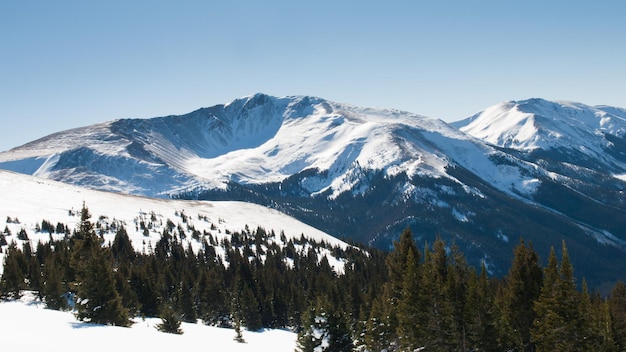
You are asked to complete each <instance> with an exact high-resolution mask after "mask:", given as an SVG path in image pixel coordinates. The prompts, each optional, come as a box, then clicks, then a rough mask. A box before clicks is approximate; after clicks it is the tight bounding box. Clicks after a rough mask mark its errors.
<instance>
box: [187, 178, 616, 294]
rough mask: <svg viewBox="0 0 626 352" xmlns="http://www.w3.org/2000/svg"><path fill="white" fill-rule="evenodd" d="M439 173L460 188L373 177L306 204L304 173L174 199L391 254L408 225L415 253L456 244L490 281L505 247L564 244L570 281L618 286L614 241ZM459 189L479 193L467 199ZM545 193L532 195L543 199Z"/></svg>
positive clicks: (479, 183) (436, 181)
mask: <svg viewBox="0 0 626 352" xmlns="http://www.w3.org/2000/svg"><path fill="white" fill-rule="evenodd" d="M447 172H448V173H449V174H450V175H452V176H454V177H456V178H457V179H459V180H463V186H462V185H461V184H459V183H456V182H453V181H451V180H450V179H446V178H428V177H421V178H409V177H407V175H406V174H401V175H397V176H396V177H394V178H388V177H385V176H384V175H383V173H381V172H379V173H375V174H370V175H369V176H368V177H366V179H367V182H368V183H369V184H370V187H369V189H368V191H367V192H364V193H362V194H359V195H354V194H351V193H344V194H342V195H341V196H340V197H338V198H336V199H329V197H327V195H324V194H321V195H317V196H315V197H309V196H307V193H306V192H305V191H304V190H303V189H302V188H301V186H300V182H301V180H302V179H305V178H308V177H314V176H315V175H316V173H317V171H316V170H308V171H307V172H305V173H302V174H298V175H294V176H292V177H290V178H289V179H288V180H286V181H285V182H283V183H275V184H267V185H241V184H237V183H231V184H229V186H228V188H227V189H226V190H204V191H201V192H198V193H193V194H192V193H189V194H183V195H180V197H182V198H199V199H210V200H245V201H252V202H255V203H258V204H262V205H266V206H270V207H273V208H275V209H279V210H281V211H283V212H285V213H287V214H289V215H291V216H294V217H295V218H298V219H300V220H302V221H303V222H305V223H307V224H309V225H311V226H314V227H316V228H319V229H321V230H323V231H325V232H327V233H329V234H332V235H334V236H336V237H338V238H349V239H351V240H355V241H358V242H361V243H369V244H371V245H374V246H375V247H378V248H386V249H390V248H392V243H393V241H394V240H395V239H396V238H397V236H398V233H401V232H402V230H403V229H405V228H406V227H407V226H408V227H410V228H411V230H412V232H413V234H414V235H415V237H416V239H417V240H418V242H419V244H420V246H421V247H422V248H423V246H425V245H427V244H428V243H430V244H432V243H434V241H435V240H436V238H437V237H440V238H442V239H444V240H445V241H446V242H448V243H455V244H456V245H458V246H459V247H460V248H461V250H462V251H463V252H464V253H465V254H466V256H467V258H468V261H469V262H470V263H471V264H472V265H475V266H476V267H478V266H479V265H480V263H481V262H482V261H484V262H485V263H486V264H487V265H488V268H489V270H490V271H491V273H492V274H494V275H497V276H502V275H504V274H506V272H505V270H507V268H508V267H509V266H510V261H511V258H512V251H513V248H514V247H515V246H516V245H517V244H518V243H519V240H520V239H521V238H523V239H524V240H525V241H527V242H532V243H533V245H534V247H535V248H536V250H537V251H538V253H539V254H540V255H541V257H542V259H543V260H546V259H547V257H548V253H549V250H550V247H551V246H553V247H555V248H559V246H560V245H561V241H562V240H566V241H567V243H568V247H569V250H570V253H571V254H572V258H573V261H574V262H573V263H574V265H575V267H576V272H577V274H578V275H579V277H580V278H582V277H585V278H586V279H587V280H588V282H589V284H590V285H591V286H592V287H610V286H611V285H612V284H613V283H614V282H615V280H616V279H621V280H625V279H626V275H624V273H625V271H624V270H623V269H624V268H626V256H624V253H625V252H624V246H623V245H620V244H621V243H622V242H620V241H618V243H617V244H616V243H612V244H606V243H601V242H602V241H601V240H603V239H605V238H604V237H603V236H600V235H599V231H598V230H597V229H593V228H590V227H589V226H588V225H584V223H583V222H582V221H580V224H578V223H577V222H575V221H572V218H570V217H568V216H565V215H562V214H559V213H557V212H554V211H552V210H550V209H548V208H546V207H544V206H540V205H535V204H531V203H528V202H525V201H523V200H521V199H516V198H513V197H509V196H506V195H503V194H502V193H501V192H499V191H498V190H497V189H495V188H493V187H491V186H489V185H488V184H485V182H484V181H483V180H481V179H480V178H478V177H477V176H476V175H474V174H472V173H471V172H469V171H467V170H465V169H463V168H461V167H456V168H451V169H449V170H447ZM407 183H408V184H410V185H411V186H412V187H414V189H413V192H411V193H410V194H409V196H408V197H407V192H406V189H404V187H406V186H404V187H403V188H399V187H398V185H404V184H407ZM464 186H465V187H467V186H469V187H473V188H474V189H475V190H480V192H476V193H474V194H472V193H469V194H468V193H467V191H466V188H464ZM545 188H546V190H545V191H544V190H543V189H542V190H541V192H540V193H541V194H542V195H544V194H545V195H546V196H547V193H546V192H547V189H548V187H547V186H546V187H545ZM403 194H404V195H403ZM399 199H401V201H399ZM621 218H622V219H623V218H625V217H621ZM616 221H617V222H619V220H616Z"/></svg>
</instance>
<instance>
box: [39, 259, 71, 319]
mask: <svg viewBox="0 0 626 352" xmlns="http://www.w3.org/2000/svg"><path fill="white" fill-rule="evenodd" d="M61 272H62V271H61V270H60V268H59V267H58V265H57V263H56V260H55V257H54V256H49V257H47V258H46V260H45V263H44V275H43V280H44V282H43V300H44V302H45V303H46V307H47V308H48V309H54V310H65V309H67V308H68V304H67V300H66V299H65V297H64V294H65V293H66V292H67V290H66V288H65V287H64V285H63V283H62V280H61Z"/></svg>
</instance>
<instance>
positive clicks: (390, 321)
mask: <svg viewBox="0 0 626 352" xmlns="http://www.w3.org/2000/svg"><path fill="white" fill-rule="evenodd" d="M393 244H394V250H393V252H391V253H390V254H389V256H388V257H387V260H386V265H387V273H388V281H387V282H386V283H385V286H384V288H383V300H382V303H383V304H384V307H382V309H383V310H384V312H385V315H384V316H382V317H381V319H382V323H383V324H385V325H386V326H385V327H384V328H383V330H385V331H387V332H389V333H391V334H394V335H395V337H393V338H391V336H389V337H390V340H389V341H388V342H389V343H390V344H391V345H397V344H398V341H397V332H398V329H399V323H398V317H397V315H398V304H399V302H400V301H401V299H402V294H403V289H404V287H403V285H404V281H405V280H404V279H405V273H406V272H407V267H406V265H407V258H408V256H409V253H411V256H412V257H413V259H412V260H411V263H412V265H413V264H415V266H416V267H417V263H419V260H420V253H419V250H418V249H417V245H416V244H415V241H414V240H413V233H412V232H411V230H410V229H409V228H407V229H405V230H404V231H403V232H402V234H401V235H400V239H399V240H398V241H394V243H393ZM415 270H417V269H415Z"/></svg>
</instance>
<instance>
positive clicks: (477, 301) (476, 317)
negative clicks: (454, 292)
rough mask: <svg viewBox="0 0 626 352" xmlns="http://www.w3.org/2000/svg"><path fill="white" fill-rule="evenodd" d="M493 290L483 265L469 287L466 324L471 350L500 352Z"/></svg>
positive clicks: (473, 276)
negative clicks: (467, 319) (469, 308)
mask: <svg viewBox="0 0 626 352" xmlns="http://www.w3.org/2000/svg"><path fill="white" fill-rule="evenodd" d="M494 290H495V288H494V287H493V285H491V283H490V282H489V280H488V278H487V268H486V267H485V264H484V263H483V264H482V265H481V268H480V275H479V276H478V277H477V276H476V275H472V278H471V280H470V285H469V293H468V296H469V305H470V307H471V310H470V313H469V316H470V320H469V323H468V330H469V331H468V334H467V335H468V340H469V346H471V348H470V349H471V350H475V351H498V350H501V349H500V346H499V342H498V331H497V328H496V319H497V317H496V313H495V303H494V300H495V297H494V294H493V291H494Z"/></svg>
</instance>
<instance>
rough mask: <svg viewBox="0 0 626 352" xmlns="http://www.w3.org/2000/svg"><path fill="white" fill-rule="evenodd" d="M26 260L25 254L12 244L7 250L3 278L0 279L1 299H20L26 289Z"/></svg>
mask: <svg viewBox="0 0 626 352" xmlns="http://www.w3.org/2000/svg"><path fill="white" fill-rule="evenodd" d="M26 270H27V268H26V259H25V258H24V253H22V251H21V250H20V249H19V248H17V245H16V244H15V242H12V243H11V244H10V245H9V247H8V248H7V252H6V256H5V258H4V264H3V272H2V277H0V298H1V299H19V298H20V297H21V295H22V292H21V291H22V290H23V289H25V288H26V284H25V282H24V280H25V278H26V274H25V271H26Z"/></svg>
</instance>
